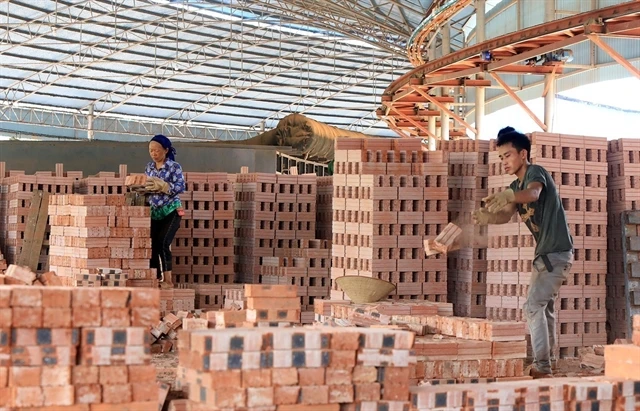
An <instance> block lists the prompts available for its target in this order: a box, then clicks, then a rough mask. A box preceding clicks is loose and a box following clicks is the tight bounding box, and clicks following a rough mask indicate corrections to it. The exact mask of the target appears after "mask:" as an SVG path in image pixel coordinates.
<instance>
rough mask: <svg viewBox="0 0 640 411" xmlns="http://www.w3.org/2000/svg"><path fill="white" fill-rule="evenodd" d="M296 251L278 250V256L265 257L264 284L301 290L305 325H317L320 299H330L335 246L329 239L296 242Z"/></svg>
mask: <svg viewBox="0 0 640 411" xmlns="http://www.w3.org/2000/svg"><path fill="white" fill-rule="evenodd" d="M293 245H294V248H281V249H276V250H274V252H275V254H276V256H275V257H262V261H261V265H260V283H261V284H292V285H296V286H297V289H298V297H300V305H301V309H302V314H301V315H302V317H301V321H302V323H303V324H310V323H312V322H313V316H314V314H313V303H314V300H315V299H316V298H329V291H330V281H331V245H330V243H329V242H328V241H326V240H296V241H295V242H294V243H293Z"/></svg>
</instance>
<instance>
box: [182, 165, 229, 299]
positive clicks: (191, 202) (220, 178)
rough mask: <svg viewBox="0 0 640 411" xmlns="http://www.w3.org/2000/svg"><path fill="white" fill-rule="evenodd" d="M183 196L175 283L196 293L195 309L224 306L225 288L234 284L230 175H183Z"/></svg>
mask: <svg viewBox="0 0 640 411" xmlns="http://www.w3.org/2000/svg"><path fill="white" fill-rule="evenodd" d="M184 177H185V181H186V184H187V190H186V191H185V192H184V193H182V194H181V195H180V199H181V200H182V204H183V206H184V213H185V214H184V216H183V217H182V222H181V226H180V229H179V230H178V232H177V233H176V238H175V241H174V244H173V245H172V253H173V259H174V262H173V263H174V264H173V265H174V267H173V274H174V279H175V281H174V283H175V284H178V285H179V287H186V288H191V289H194V290H195V307H196V308H198V309H206V310H213V309H219V308H221V307H222V300H223V296H224V290H225V288H226V287H227V286H228V285H230V284H233V283H234V282H235V274H234V265H233V264H234V250H233V241H234V240H233V236H234V230H233V218H234V211H233V210H234V192H233V184H232V183H231V181H230V177H229V175H228V174H227V173H195V172H187V173H184Z"/></svg>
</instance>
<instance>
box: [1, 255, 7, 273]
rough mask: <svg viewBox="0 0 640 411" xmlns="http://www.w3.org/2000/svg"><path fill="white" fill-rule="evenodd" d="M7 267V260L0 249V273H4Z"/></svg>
mask: <svg viewBox="0 0 640 411" xmlns="http://www.w3.org/2000/svg"><path fill="white" fill-rule="evenodd" d="M6 269H7V260H6V259H5V258H4V255H3V254H2V252H1V251H0V274H2V273H4V272H5V270H6Z"/></svg>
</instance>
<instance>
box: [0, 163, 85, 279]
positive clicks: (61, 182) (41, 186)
mask: <svg viewBox="0 0 640 411" xmlns="http://www.w3.org/2000/svg"><path fill="white" fill-rule="evenodd" d="M79 178H82V172H80V171H64V168H63V165H62V164H56V171H55V172H51V171H38V172H36V174H34V175H26V174H25V173H24V171H13V170H12V171H8V172H6V171H5V163H4V162H1V163H0V179H1V180H2V181H1V183H0V184H1V185H2V187H3V188H2V189H1V190H0V192H1V191H4V193H3V194H0V201H1V202H2V203H3V205H4V207H0V249H2V250H4V252H5V257H6V259H7V263H8V264H14V263H15V262H16V261H17V258H18V256H19V255H20V253H21V250H22V245H23V242H24V239H25V230H26V228H27V216H28V215H29V209H30V207H31V199H32V197H33V192H34V191H37V190H42V191H43V192H46V193H50V194H70V193H71V192H72V191H73V185H74V182H75V181H76V180H78V179H79ZM48 236H49V226H47V229H46V235H45V241H44V243H43V247H42V251H41V255H40V260H39V262H38V269H37V271H38V272H39V273H42V272H46V271H48V267H47V265H48V258H47V255H48V241H47V238H48Z"/></svg>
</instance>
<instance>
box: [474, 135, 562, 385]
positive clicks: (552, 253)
mask: <svg viewBox="0 0 640 411" xmlns="http://www.w3.org/2000/svg"><path fill="white" fill-rule="evenodd" d="M497 145H498V154H499V157H500V160H501V161H502V165H503V167H504V171H505V173H508V174H511V175H515V176H516V177H517V179H516V180H514V181H513V182H512V183H511V185H510V186H509V188H508V189H506V190H504V191H501V192H498V193H495V194H493V195H490V196H488V197H487V198H485V199H483V201H484V202H485V207H484V208H480V209H479V210H477V211H476V212H475V213H474V220H475V222H476V224H481V225H486V224H505V223H507V222H509V221H510V220H511V217H512V216H513V214H514V213H515V212H516V211H517V212H518V213H519V214H520V217H521V218H522V221H523V222H524V223H525V224H526V226H527V227H528V228H529V230H530V231H531V234H533V237H534V238H535V240H536V248H535V256H534V259H533V263H532V269H531V283H530V285H529V293H528V295H527V301H526V302H525V304H524V306H523V307H522V309H523V314H524V316H525V317H526V319H527V323H528V325H529V331H530V333H531V345H532V347H533V355H534V363H533V367H532V368H531V376H533V377H534V378H538V377H543V376H548V375H550V374H551V372H552V371H551V362H552V360H551V358H553V353H554V349H555V344H556V323H555V315H554V299H555V297H556V296H557V294H558V290H559V289H560V286H561V285H562V282H563V281H564V280H565V279H566V278H567V276H568V275H569V270H570V269H571V265H572V264H573V239H572V238H571V234H570V233H569V226H568V225H567V218H566V215H565V213H564V209H563V207H562V202H561V200H560V196H559V195H558V191H557V189H556V185H555V183H554V181H553V178H552V177H551V175H550V174H549V172H547V170H545V169H544V168H543V167H541V166H539V165H535V164H531V163H530V158H531V157H530V152H531V141H530V140H529V138H528V137H527V136H525V135H524V134H522V133H519V132H517V131H515V129H513V128H512V127H506V128H504V129H502V130H500V132H499V133H498V141H497Z"/></svg>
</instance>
